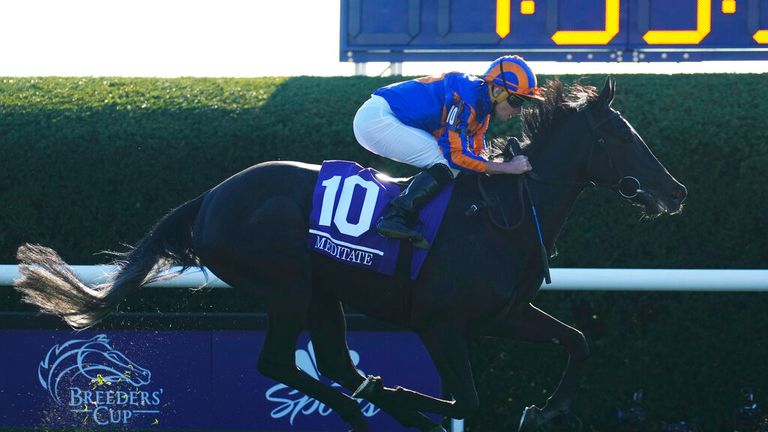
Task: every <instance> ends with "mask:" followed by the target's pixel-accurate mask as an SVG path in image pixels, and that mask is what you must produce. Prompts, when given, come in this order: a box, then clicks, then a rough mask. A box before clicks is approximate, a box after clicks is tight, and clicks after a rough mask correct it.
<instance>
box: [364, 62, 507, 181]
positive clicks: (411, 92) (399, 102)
mask: <svg viewBox="0 0 768 432" xmlns="http://www.w3.org/2000/svg"><path fill="white" fill-rule="evenodd" d="M373 94H375V95H378V96H381V97H383V98H384V99H385V100H386V101H387V103H389V106H390V108H391V109H392V112H393V113H394V114H395V116H396V117H397V118H398V120H400V121H401V122H402V123H403V124H405V125H408V126H411V127H415V128H419V129H421V130H424V131H427V132H429V133H431V134H432V135H433V136H434V137H435V139H436V140H437V143H438V144H439V145H440V147H441V148H442V150H443V154H444V155H445V159H446V160H447V161H448V163H449V164H450V165H451V167H453V168H457V169H461V170H468V171H477V172H485V170H486V165H487V162H488V161H487V160H486V159H485V158H484V157H483V156H482V152H483V150H484V149H485V132H486V130H488V123H489V121H490V119H491V111H492V104H491V98H490V95H489V94H488V84H487V83H486V82H485V81H483V80H482V79H480V78H478V77H476V76H474V75H469V74H464V73H460V72H450V73H446V74H443V75H440V76H434V77H425V78H418V79H415V80H410V81H405V82H400V83H395V84H392V85H389V86H387V87H382V88H380V89H378V90H376V91H375V92H374V93H373Z"/></svg>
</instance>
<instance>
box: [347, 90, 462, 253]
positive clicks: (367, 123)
mask: <svg viewBox="0 0 768 432" xmlns="http://www.w3.org/2000/svg"><path fill="white" fill-rule="evenodd" d="M352 129H353V131H354V133H355V138H356V139H357V141H358V142H359V143H360V145H361V146H363V147H364V148H366V149H367V150H369V151H371V152H373V153H375V154H377V155H379V156H383V157H386V158H389V159H392V160H394V161H398V162H402V163H405V164H408V165H411V166H414V167H417V168H421V169H423V170H425V171H422V172H421V173H419V174H418V175H416V176H415V177H414V179H413V181H412V182H411V184H410V185H409V186H408V188H406V189H405V191H403V193H401V194H400V195H399V196H398V197H397V198H395V199H394V200H393V201H392V202H391V203H390V205H389V206H387V209H386V211H385V213H384V216H383V217H382V218H381V219H379V220H378V221H377V222H376V230H377V231H378V232H379V233H380V234H381V235H383V236H385V237H390V238H399V239H410V240H412V241H413V244H414V246H416V247H420V248H424V249H426V248H428V247H429V243H428V242H427V241H426V240H425V239H424V237H423V235H422V234H421V233H420V232H419V231H418V230H416V229H414V227H415V225H416V223H417V222H418V216H419V210H420V209H421V207H422V206H424V205H425V204H426V203H427V202H429V201H430V200H431V199H432V198H433V197H434V196H435V195H436V194H437V193H438V192H439V191H440V189H442V187H443V186H445V185H446V184H448V183H449V182H450V181H451V180H453V178H454V177H455V176H456V174H457V173H458V170H456V169H453V168H449V166H448V162H447V161H446V159H445V157H444V156H443V151H442V149H441V148H440V146H439V145H438V143H437V140H436V139H435V137H434V136H432V135H431V134H430V133H429V132H427V131H424V130H421V129H418V128H415V127H412V126H408V125H406V124H404V123H402V122H401V121H400V120H399V119H398V118H397V116H396V115H395V114H394V113H393V112H392V110H391V108H390V106H389V104H388V103H387V101H386V100H385V99H384V98H382V97H381V96H377V95H374V96H371V98H370V99H369V100H368V101H366V102H365V103H364V104H363V105H362V106H361V107H360V109H359V110H358V111H357V114H355V119H354V121H353V122H352Z"/></svg>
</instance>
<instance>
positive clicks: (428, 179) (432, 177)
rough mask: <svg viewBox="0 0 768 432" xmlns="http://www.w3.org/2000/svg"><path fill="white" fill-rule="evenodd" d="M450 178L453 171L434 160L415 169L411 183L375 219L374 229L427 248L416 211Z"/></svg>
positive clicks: (385, 235) (390, 236)
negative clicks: (435, 162)
mask: <svg viewBox="0 0 768 432" xmlns="http://www.w3.org/2000/svg"><path fill="white" fill-rule="evenodd" d="M451 180H453V173H452V172H451V169H450V168H448V166H447V165H444V164H439V163H438V164H435V165H432V166H431V167H430V168H429V169H427V170H425V171H422V172H420V173H418V174H417V175H416V176H415V177H414V178H413V180H412V181H411V184H410V185H408V187H407V188H405V190H404V191H403V192H402V193H400V195H398V196H397V197H395V199H393V200H392V201H391V202H390V203H389V204H388V205H387V208H386V209H385V210H384V215H383V216H382V217H381V218H379V220H378V221H377V222H376V231H378V232H379V234H381V235H382V236H384V237H388V238H394V239H409V240H411V241H412V242H413V245H414V246H415V247H418V248H421V249H427V248H429V242H427V240H426V239H425V238H424V236H423V235H422V234H421V232H419V231H418V230H416V229H414V227H415V226H416V224H417V223H418V222H419V211H420V210H421V209H422V207H424V206H425V205H426V204H427V203H428V202H429V201H430V200H431V199H432V198H434V197H435V195H437V193H438V192H440V190H441V189H442V188H443V186H445V185H446V184H448V183H449V182H450V181H451Z"/></svg>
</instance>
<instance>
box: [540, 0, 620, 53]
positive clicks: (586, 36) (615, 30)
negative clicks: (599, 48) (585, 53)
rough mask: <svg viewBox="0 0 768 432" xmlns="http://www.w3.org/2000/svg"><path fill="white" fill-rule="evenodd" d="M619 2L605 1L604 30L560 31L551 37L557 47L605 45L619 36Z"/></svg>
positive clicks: (618, 0) (614, 0)
mask: <svg viewBox="0 0 768 432" xmlns="http://www.w3.org/2000/svg"><path fill="white" fill-rule="evenodd" d="M619 6H620V0H605V29H604V30H560V31H557V32H555V34H553V35H552V40H553V41H554V42H555V43H556V44H558V45H607V44H608V43H609V42H610V41H611V40H612V39H613V38H614V37H615V36H616V35H617V34H619V10H620V8H619Z"/></svg>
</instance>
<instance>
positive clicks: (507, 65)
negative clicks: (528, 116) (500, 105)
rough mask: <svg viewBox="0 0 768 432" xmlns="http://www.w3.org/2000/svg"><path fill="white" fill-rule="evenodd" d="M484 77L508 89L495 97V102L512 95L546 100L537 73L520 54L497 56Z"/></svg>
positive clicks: (490, 82)
mask: <svg viewBox="0 0 768 432" xmlns="http://www.w3.org/2000/svg"><path fill="white" fill-rule="evenodd" d="M483 79H484V80H485V82H487V83H488V84H493V85H495V86H498V87H501V88H503V89H505V90H506V92H505V93H502V94H501V95H499V97H498V98H495V99H494V102H502V101H504V100H506V99H507V98H508V97H509V96H512V95H515V96H517V97H518V98H521V99H525V100H530V99H538V100H544V97H543V96H542V95H541V88H540V87H537V86H536V74H534V73H533V71H532V70H531V67H530V66H528V63H526V62H525V60H523V58H522V57H520V56H516V55H506V56H503V57H499V58H497V59H496V60H494V61H493V62H492V63H491V65H490V66H489V67H488V70H487V71H485V74H484V75H483ZM492 97H493V96H492Z"/></svg>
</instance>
